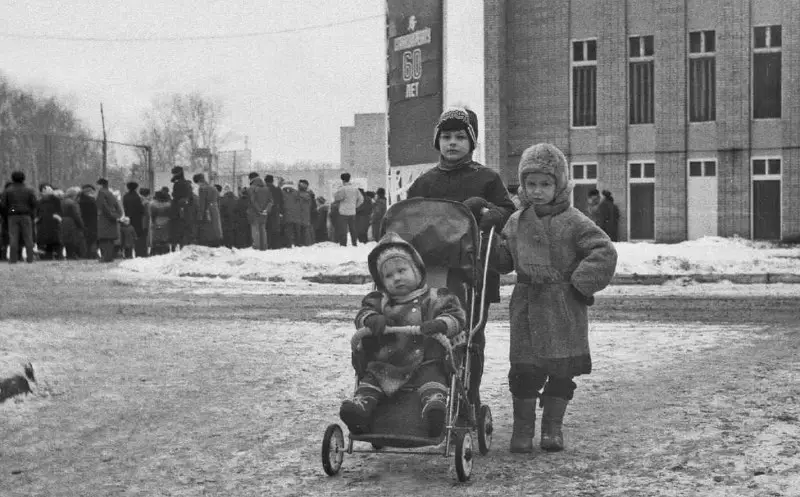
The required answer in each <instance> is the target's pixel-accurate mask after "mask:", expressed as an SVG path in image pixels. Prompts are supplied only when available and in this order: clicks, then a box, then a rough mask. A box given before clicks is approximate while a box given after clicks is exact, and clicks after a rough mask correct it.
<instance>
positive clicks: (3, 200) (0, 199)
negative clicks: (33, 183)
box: [0, 183, 37, 217]
mask: <svg viewBox="0 0 800 497" xmlns="http://www.w3.org/2000/svg"><path fill="white" fill-rule="evenodd" d="M0 204H2V206H3V211H4V214H5V215H6V216H31V217H35V216H36V206H37V202H36V193H34V191H33V188H30V187H28V186H25V184H24V183H12V184H10V185H8V188H6V189H5V191H3V193H2V195H0Z"/></svg>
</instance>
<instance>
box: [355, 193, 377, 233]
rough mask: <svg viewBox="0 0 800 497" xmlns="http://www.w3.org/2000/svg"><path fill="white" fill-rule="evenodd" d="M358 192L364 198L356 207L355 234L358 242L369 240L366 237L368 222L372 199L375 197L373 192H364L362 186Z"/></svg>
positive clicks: (370, 214)
mask: <svg viewBox="0 0 800 497" xmlns="http://www.w3.org/2000/svg"><path fill="white" fill-rule="evenodd" d="M358 192H359V193H360V194H361V196H362V197H363V198H364V201H363V202H361V205H359V206H358V208H357V209H356V236H357V237H358V241H359V242H361V243H367V241H369V240H368V239H367V235H368V234H369V222H370V218H371V217H372V199H373V198H374V197H375V193H373V192H365V191H364V189H363V188H359V189H358ZM370 194H371V195H370Z"/></svg>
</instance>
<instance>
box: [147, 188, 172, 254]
mask: <svg viewBox="0 0 800 497" xmlns="http://www.w3.org/2000/svg"><path fill="white" fill-rule="evenodd" d="M171 211H172V205H171V202H168V201H166V200H163V201H162V200H157V199H154V200H153V201H151V202H150V216H149V217H150V244H151V245H152V246H153V247H155V246H157V245H168V244H169V242H170V237H169V223H170V213H171Z"/></svg>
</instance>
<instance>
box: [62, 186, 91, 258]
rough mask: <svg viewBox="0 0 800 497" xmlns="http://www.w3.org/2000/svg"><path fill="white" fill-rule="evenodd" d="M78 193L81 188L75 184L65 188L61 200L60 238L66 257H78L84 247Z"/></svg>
mask: <svg viewBox="0 0 800 497" xmlns="http://www.w3.org/2000/svg"><path fill="white" fill-rule="evenodd" d="M80 193H81V189H80V188H78V187H77V186H73V187H70V188H67V191H66V194H65V196H64V200H63V201H62V202H61V209H62V211H63V214H62V219H61V240H62V241H63V243H64V249H65V251H66V255H67V259H80V258H81V256H82V254H83V252H84V251H85V247H86V241H85V240H84V238H83V229H84V226H83V218H82V217H81V209H80V207H78V202H77V200H78V195H79V194H80Z"/></svg>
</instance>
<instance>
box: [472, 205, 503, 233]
mask: <svg viewBox="0 0 800 497" xmlns="http://www.w3.org/2000/svg"><path fill="white" fill-rule="evenodd" d="M483 211H485V212H484V213H483V215H482V216H481V220H480V222H479V223H478V225H479V226H480V228H481V231H489V230H490V229H492V226H494V227H496V228H497V229H498V230H500V229H503V215H502V214H500V213H499V212H498V211H497V210H495V209H488V208H484V209H483Z"/></svg>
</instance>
